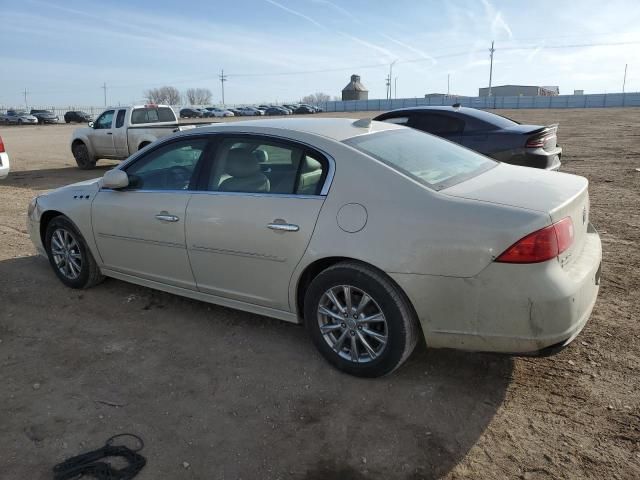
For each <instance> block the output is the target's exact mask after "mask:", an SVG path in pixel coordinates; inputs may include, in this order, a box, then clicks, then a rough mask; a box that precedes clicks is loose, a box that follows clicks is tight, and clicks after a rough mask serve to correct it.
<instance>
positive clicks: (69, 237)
mask: <svg viewBox="0 0 640 480" xmlns="http://www.w3.org/2000/svg"><path fill="white" fill-rule="evenodd" d="M50 249H51V255H52V257H53V261H54V263H55V265H56V267H58V270H59V271H60V273H61V274H62V275H64V276H65V277H67V278H68V279H70V280H74V279H76V278H78V276H79V275H80V272H81V271H82V254H81V253H80V245H79V244H78V241H77V240H76V239H75V237H74V236H73V234H72V233H71V232H68V231H67V230H65V229H64V228H59V229H57V230H55V231H54V232H53V235H52V236H51V246H50Z"/></svg>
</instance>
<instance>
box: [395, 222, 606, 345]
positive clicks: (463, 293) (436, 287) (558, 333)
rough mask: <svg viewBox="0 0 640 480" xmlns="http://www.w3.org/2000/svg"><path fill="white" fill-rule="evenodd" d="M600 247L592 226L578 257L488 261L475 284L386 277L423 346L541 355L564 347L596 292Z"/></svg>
mask: <svg viewBox="0 0 640 480" xmlns="http://www.w3.org/2000/svg"><path fill="white" fill-rule="evenodd" d="M601 261H602V245H601V242H600V237H599V235H598V233H597V232H596V231H595V229H594V228H593V227H591V226H590V228H589V232H588V233H587V235H586V239H585V241H584V245H583V248H582V252H581V253H580V254H579V255H578V256H577V257H576V258H575V259H574V261H573V262H571V264H569V265H568V266H565V267H563V266H561V265H560V263H559V262H558V261H557V260H550V261H548V262H543V263H537V264H528V265H515V264H503V263H492V264H490V265H489V266H488V267H487V268H485V269H484V270H483V271H482V272H481V273H480V274H478V275H477V276H476V277H472V278H455V277H436V276H429V275H408V274H391V276H392V277H393V278H394V279H395V280H396V282H398V284H399V285H400V286H401V287H402V288H403V289H404V291H405V292H406V293H407V295H408V296H409V299H410V300H411V301H412V303H413V305H414V307H415V309H416V312H417V314H418V317H419V319H420V323H421V325H422V329H423V332H424V335H425V338H426V342H427V345H428V346H431V347H436V348H456V349H462V350H474V351H489V352H501V353H513V354H538V353H540V352H543V353H544V351H545V349H547V348H548V347H555V348H556V349H557V348H559V347H563V346H565V345H567V344H569V343H570V342H571V341H572V340H573V339H574V338H575V337H576V336H577V335H578V334H579V333H580V331H582V329H583V328H584V326H585V325H586V323H587V321H588V319H589V317H590V315H591V311H592V309H593V306H594V305H595V302H596V298H597V296H598V289H599V275H600V264H601Z"/></svg>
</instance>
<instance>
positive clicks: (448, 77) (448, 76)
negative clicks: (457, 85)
mask: <svg viewBox="0 0 640 480" xmlns="http://www.w3.org/2000/svg"><path fill="white" fill-rule="evenodd" d="M450 79H451V74H450V73H447V98H448V97H449V95H450V93H451V92H450V90H449V80H450Z"/></svg>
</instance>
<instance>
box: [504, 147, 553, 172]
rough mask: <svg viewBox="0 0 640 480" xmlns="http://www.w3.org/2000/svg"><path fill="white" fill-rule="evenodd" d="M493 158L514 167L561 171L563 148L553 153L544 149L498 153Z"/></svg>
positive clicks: (523, 149)
mask: <svg viewBox="0 0 640 480" xmlns="http://www.w3.org/2000/svg"><path fill="white" fill-rule="evenodd" d="M492 157H493V158H495V159H496V160H498V161H500V162H504V163H510V164H512V165H520V166H523V167H532V168H541V169H544V170H559V169H560V166H561V165H562V162H561V159H562V148H560V147H557V148H555V149H553V150H551V151H547V150H545V149H543V148H522V149H519V150H516V151H513V150H510V151H507V152H498V153H496V154H494V155H492Z"/></svg>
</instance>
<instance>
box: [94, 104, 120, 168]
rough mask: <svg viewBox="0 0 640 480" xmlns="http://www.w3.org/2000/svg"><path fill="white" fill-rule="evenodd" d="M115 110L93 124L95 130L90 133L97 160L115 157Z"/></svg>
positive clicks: (105, 113)
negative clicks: (113, 127)
mask: <svg viewBox="0 0 640 480" xmlns="http://www.w3.org/2000/svg"><path fill="white" fill-rule="evenodd" d="M113 113H114V110H107V111H106V112H103V113H102V115H100V116H99V117H98V119H97V120H96V121H95V122H93V130H92V131H90V132H89V137H90V138H91V145H92V146H93V150H94V152H95V155H96V157H97V158H101V157H112V156H114V155H115V152H116V151H115V147H114V145H113V131H112V129H111V126H112V124H113Z"/></svg>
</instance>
